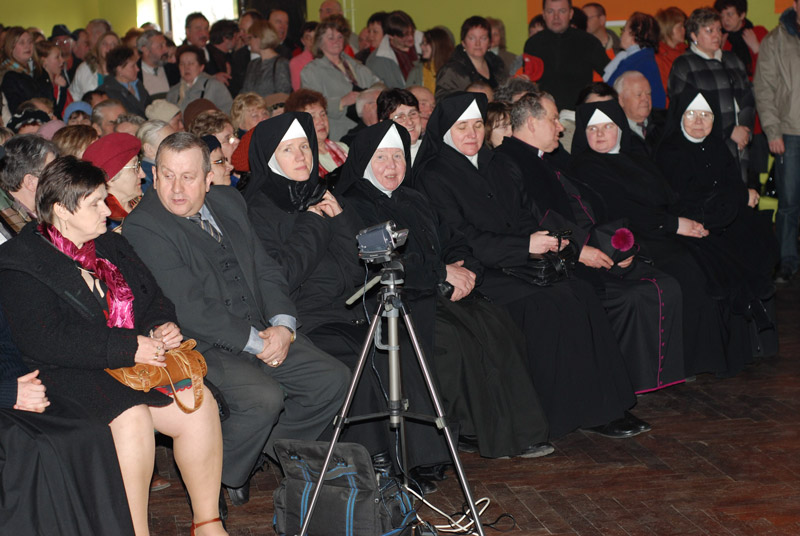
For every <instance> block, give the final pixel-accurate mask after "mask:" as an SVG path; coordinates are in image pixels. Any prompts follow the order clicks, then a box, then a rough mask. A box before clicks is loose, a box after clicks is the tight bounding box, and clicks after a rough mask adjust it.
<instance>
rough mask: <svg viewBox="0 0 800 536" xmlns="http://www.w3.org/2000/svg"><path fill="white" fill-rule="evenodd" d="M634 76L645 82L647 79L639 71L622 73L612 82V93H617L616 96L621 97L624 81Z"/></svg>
mask: <svg viewBox="0 0 800 536" xmlns="http://www.w3.org/2000/svg"><path fill="white" fill-rule="evenodd" d="M636 76H640V77H642V78H644V79H645V80H647V77H646V76H645V75H643V74H642V73H640V72H639V71H625V72H624V73H622V74H621V75H619V76H618V77H617V79H616V80H614V91H616V92H617V95H622V92H623V91H625V80H627V79H628V78H633V77H636Z"/></svg>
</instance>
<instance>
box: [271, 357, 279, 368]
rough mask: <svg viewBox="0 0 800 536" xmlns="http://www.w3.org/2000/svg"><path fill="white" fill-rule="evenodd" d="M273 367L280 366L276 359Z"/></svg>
mask: <svg viewBox="0 0 800 536" xmlns="http://www.w3.org/2000/svg"><path fill="white" fill-rule="evenodd" d="M272 366H273V367H277V366H278V360H277V359H276V360H275V361H273V362H272Z"/></svg>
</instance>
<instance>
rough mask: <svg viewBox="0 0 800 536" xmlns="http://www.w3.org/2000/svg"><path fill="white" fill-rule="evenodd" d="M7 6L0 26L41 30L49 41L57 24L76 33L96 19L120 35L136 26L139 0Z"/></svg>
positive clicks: (53, 0) (25, 1)
mask: <svg viewBox="0 0 800 536" xmlns="http://www.w3.org/2000/svg"><path fill="white" fill-rule="evenodd" d="M140 1H141V0H140ZM148 1H151V0H148ZM5 4H6V5H4V6H3V9H2V10H0V22H2V23H3V24H4V25H6V26H17V25H19V26H24V27H26V28H27V27H29V26H38V27H39V28H41V29H42V30H43V31H44V33H45V35H47V36H48V37H49V36H50V31H51V30H52V29H53V25H54V24H59V23H61V24H66V25H67V27H68V28H69V29H70V30H74V29H75V28H81V27H84V26H86V23H87V22H88V21H90V20H91V19H95V18H104V19H108V21H109V22H110V23H111V25H112V26H113V27H114V29H115V30H116V31H117V32H120V33H125V32H126V31H127V30H128V29H129V28H131V27H132V26H136V10H137V0H115V1H113V2H111V1H108V0H72V1H69V2H64V0H35V1H29V0H16V1H12V0H9V1H7V2H5Z"/></svg>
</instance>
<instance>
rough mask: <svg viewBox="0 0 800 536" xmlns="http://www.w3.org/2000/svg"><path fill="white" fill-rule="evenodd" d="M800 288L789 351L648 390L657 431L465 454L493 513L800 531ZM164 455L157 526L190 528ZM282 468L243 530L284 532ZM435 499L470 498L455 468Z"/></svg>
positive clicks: (561, 529) (240, 521)
mask: <svg viewBox="0 0 800 536" xmlns="http://www.w3.org/2000/svg"><path fill="white" fill-rule="evenodd" d="M799 298H800V288H786V289H782V290H781V291H780V294H779V296H778V309H779V315H780V316H779V319H780V333H781V350H780V354H779V356H778V357H775V358H770V359H765V360H762V361H760V362H758V363H757V364H755V365H752V366H750V367H749V368H748V369H747V370H746V371H745V372H743V373H742V374H740V375H739V376H737V377H736V378H732V379H727V380H718V379H716V378H713V377H711V376H708V375H703V376H700V377H698V378H697V381H695V382H692V383H688V384H685V385H681V386H676V387H672V388H669V389H666V390H663V391H659V392H656V393H651V394H648V395H645V396H642V397H640V398H639V404H638V406H637V408H636V409H635V413H636V414H637V415H638V416H639V417H641V418H644V419H645V420H647V421H648V422H650V423H651V424H652V425H653V430H652V431H651V432H649V433H647V434H642V435H640V436H638V437H636V438H633V439H628V440H612V439H606V438H602V437H599V436H596V435H586V434H584V433H582V432H574V433H572V434H569V435H568V436H566V437H564V438H562V439H560V440H558V441H556V442H555V447H556V451H555V453H554V454H552V455H550V456H548V457H546V458H541V459H535V460H523V459H512V460H487V459H483V458H480V457H479V456H477V455H474V454H463V455H462V460H463V462H464V464H465V467H466V471H467V476H468V478H469V479H470V482H471V484H472V486H473V489H474V491H475V495H476V497H489V498H490V499H491V501H492V503H491V506H490V508H489V509H488V510H487V512H486V513H485V514H484V516H483V520H484V522H491V521H493V520H494V519H495V518H497V517H498V516H499V515H500V514H502V513H508V514H511V515H512V516H513V517H514V519H515V520H516V527H515V528H513V529H512V530H511V532H513V533H515V534H526V535H564V536H566V535H587V536H589V535H591V536H595V535H596V536H601V535H603V536H604V535H609V536H612V535H613V536H616V535H626V536H627V535H636V536H639V535H641V536H651V535H657V536H662V535H663V536H667V535H670V536H671V535H676V536H694V535H714V536H716V535H800V359H798V357H800V329H799V327H800V326H799V322H798V321H800V306H798V299H799ZM158 462H159V468H160V469H161V474H162V475H164V476H165V477H167V478H169V479H170V480H171V482H172V484H173V485H172V487H170V488H169V489H167V490H164V491H160V492H157V493H154V494H152V496H151V499H150V512H151V529H152V532H153V534H155V535H164V536H166V535H185V534H188V533H189V522H190V515H189V508H188V506H187V504H186V500H185V497H184V494H183V490H182V487H181V485H180V482H179V480H178V479H177V476H176V472H175V469H174V467H173V465H172V458H171V452H170V451H168V450H167V449H165V448H163V447H160V448H159V449H158ZM279 479H280V474H279V471H278V470H277V469H276V468H275V467H269V468H267V470H266V471H264V472H260V473H258V474H257V475H256V476H255V477H254V479H253V486H252V490H251V497H252V498H251V501H250V503H249V504H247V505H246V506H244V507H240V508H234V507H231V508H230V516H229V519H228V530H229V531H230V534H231V535H248V536H250V535H253V536H255V535H271V534H274V532H273V530H272V491H273V490H274V488H275V487H276V485H277V483H278V481H279ZM430 498H431V500H432V501H434V502H435V504H436V505H437V506H439V507H440V508H442V509H443V510H445V511H448V512H453V511H457V510H459V509H460V508H461V503H462V501H463V496H462V495H461V491H460V488H459V487H458V482H457V480H456V479H455V478H454V475H453V473H450V478H449V479H448V480H446V481H445V482H442V483H440V491H439V492H438V493H436V494H434V495H432V496H431V497H430ZM423 515H426V513H425V512H424V511H423ZM503 527H504V528H512V527H511V524H510V523H508V522H506V524H505V525H503ZM487 534H497V532H496V531H494V530H492V529H487Z"/></svg>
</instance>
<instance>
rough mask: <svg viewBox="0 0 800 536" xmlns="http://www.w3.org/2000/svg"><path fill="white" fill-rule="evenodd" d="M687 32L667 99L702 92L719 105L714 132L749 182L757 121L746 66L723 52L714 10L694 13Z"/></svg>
mask: <svg viewBox="0 0 800 536" xmlns="http://www.w3.org/2000/svg"><path fill="white" fill-rule="evenodd" d="M686 33H687V37H688V38H689V39H690V41H691V42H692V44H691V45H690V46H689V50H688V51H686V52H685V53H684V54H683V55H682V56H680V57H678V58H676V59H675V62H674V63H673V64H672V70H671V71H670V74H669V80H668V84H667V96H668V97H669V99H670V100H673V99H677V98H678V97H679V96H680V95H681V94H682V93H684V92H686V91H703V92H706V93H707V94H708V95H709V97H710V98H711V99H712V100H714V101H716V102H717V103H719V114H717V117H716V118H715V122H716V123H718V125H717V126H718V127H719V128H717V129H715V130H714V132H713V133H712V134H713V135H715V136H719V137H720V139H722V140H724V141H725V143H726V144H727V145H728V150H729V151H730V153H731V156H733V157H734V158H735V159H736V161H737V162H738V164H739V171H740V176H741V177H742V181H743V182H746V181H747V161H748V159H749V156H748V152H747V146H748V144H749V140H750V133H751V131H752V129H753V124H754V122H755V112H756V106H755V96H754V95H753V85H752V84H751V83H750V80H749V79H748V78H747V70H746V69H745V66H744V63H742V60H740V59H739V58H738V57H737V56H736V54H734V53H733V52H728V51H723V50H722V49H721V47H722V23H721V22H720V16H719V13H717V12H716V11H714V10H713V9H711V8H699V9H695V10H694V11H692V14H691V16H690V17H689V19H688V20H687V21H686Z"/></svg>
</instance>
